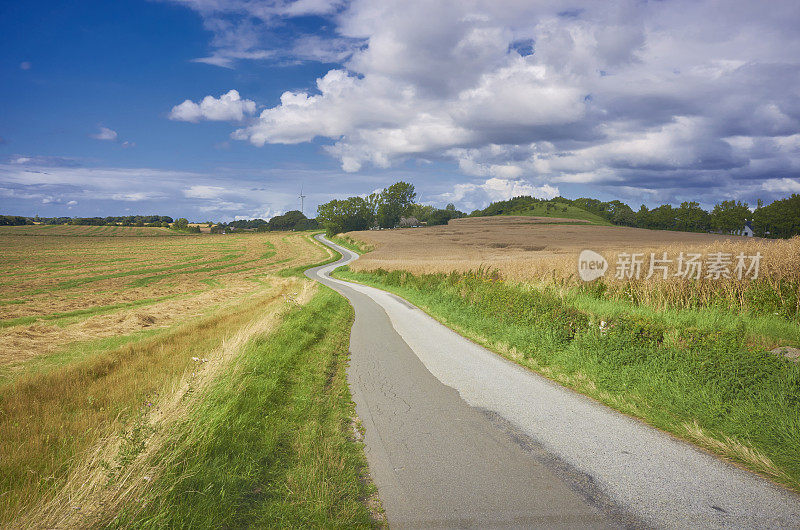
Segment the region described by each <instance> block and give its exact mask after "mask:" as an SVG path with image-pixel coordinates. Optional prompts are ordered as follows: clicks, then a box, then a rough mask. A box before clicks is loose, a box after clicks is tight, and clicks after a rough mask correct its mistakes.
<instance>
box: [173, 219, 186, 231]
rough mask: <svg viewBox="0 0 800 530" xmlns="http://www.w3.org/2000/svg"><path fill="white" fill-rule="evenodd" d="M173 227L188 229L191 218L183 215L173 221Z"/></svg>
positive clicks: (175, 228)
mask: <svg viewBox="0 0 800 530" xmlns="http://www.w3.org/2000/svg"><path fill="white" fill-rule="evenodd" d="M172 228H173V229H174V230H187V229H188V228H189V220H188V219H186V218H185V217H181V218H180V219H178V220H177V221H175V222H174V223H172Z"/></svg>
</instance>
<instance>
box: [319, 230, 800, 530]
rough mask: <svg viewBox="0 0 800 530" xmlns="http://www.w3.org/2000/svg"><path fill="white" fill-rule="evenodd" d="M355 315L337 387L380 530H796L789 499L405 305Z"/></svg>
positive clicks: (390, 298)
mask: <svg viewBox="0 0 800 530" xmlns="http://www.w3.org/2000/svg"><path fill="white" fill-rule="evenodd" d="M318 239H319V240H320V241H321V242H323V243H324V244H326V245H329V246H331V247H332V248H335V249H336V250H337V251H339V252H340V253H341V254H342V256H343V258H342V259H341V260H340V261H338V262H337V263H333V264H330V265H325V266H322V267H317V268H314V269H309V270H308V271H306V274H307V275H308V276H309V277H310V278H312V279H315V280H317V281H320V282H322V283H323V284H325V285H328V286H330V287H331V288H333V289H335V290H337V291H338V292H340V293H341V294H342V295H344V296H345V297H347V298H348V300H349V301H350V303H351V304H352V306H353V308H354V309H355V322H354V324H353V329H352V334H351V339H350V351H351V360H350V366H349V369H348V382H349V384H350V389H351V392H352V394H353V400H354V401H355V403H356V412H357V413H358V415H359V417H360V418H361V420H362V422H363V425H364V429H365V440H364V441H365V444H366V453H367V460H368V462H369V466H370V472H371V474H372V477H373V480H374V481H375V484H376V485H377V487H378V493H379V496H380V498H381V501H382V503H383V506H384V508H385V510H386V515H387V518H388V522H389V525H390V526H392V527H424V528H431V527H481V528H486V527H527V528H530V527H547V528H553V527H598V528H600V527H672V528H674V527H680V528H689V527H694V528H701V527H702V528H722V527H725V528H737V527H739V528H753V527H759V528H800V496H798V495H795V494H793V493H791V492H788V491H786V490H784V489H782V488H780V487H778V486H775V485H773V484H771V483H769V482H768V481H766V480H764V479H762V478H760V477H758V476H756V475H754V474H752V473H749V472H747V471H744V470H742V469H739V468H737V467H735V466H733V465H731V464H729V463H727V462H724V461H722V460H720V459H718V458H716V457H714V456H712V455H710V454H708V453H706V452H704V451H701V450H699V449H697V448H695V447H693V446H691V445H689V444H687V443H684V442H681V441H679V440H676V439H674V438H672V437H671V436H669V435H667V434H665V433H663V432H661V431H658V430H656V429H653V428H651V427H649V426H647V425H645V424H643V423H641V422H638V421H636V420H634V419H631V418H629V417H627V416H624V415H622V414H619V413H617V412H615V411H613V410H611V409H609V408H607V407H605V406H603V405H600V404H598V403H596V402H594V401H592V400H590V399H588V398H586V397H584V396H581V395H579V394H576V393H574V392H572V391H570V390H567V389H564V388H562V387H560V386H558V385H556V384H555V383H553V382H551V381H549V380H547V379H545V378H543V377H540V376H538V375H536V374H534V373H532V372H530V371H529V370H526V369H524V368H522V367H520V366H518V365H516V364H514V363H511V362H510V361H507V360H505V359H503V358H501V357H500V356H498V355H495V354H493V353H492V352H490V351H488V350H486V349H485V348H483V347H481V346H478V345H476V344H474V343H472V342H470V341H469V340H467V339H465V338H463V337H461V336H460V335H458V334H456V333H455V332H453V331H451V330H450V329H448V328H446V327H445V326H443V325H441V324H439V323H438V322H437V321H435V320H434V319H432V318H431V317H429V316H428V315H426V314H425V313H424V312H422V311H421V310H419V309H417V308H416V307H414V306H412V305H411V304H409V303H408V302H406V301H405V300H403V299H401V298H399V297H397V296H395V295H393V294H390V293H387V292H385V291H381V290H379V289H374V288H372V287H367V286H363V285H358V284H353V283H349V282H345V281H341V280H337V279H333V278H330V277H329V273H330V271H332V270H333V269H335V268H336V267H338V266H340V265H343V264H345V263H349V262H350V261H352V260H354V259H356V258H357V257H358V256H357V255H356V254H354V253H353V252H350V251H349V250H347V249H344V248H342V247H340V246H338V245H334V244H333V243H331V242H330V241H328V240H326V239H325V238H324V237H322V236H318Z"/></svg>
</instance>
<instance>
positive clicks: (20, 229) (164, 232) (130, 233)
mask: <svg viewBox="0 0 800 530" xmlns="http://www.w3.org/2000/svg"><path fill="white" fill-rule="evenodd" d="M2 230H3V231H2V234H3V235H20V236H81V237H98V236H99V237H163V236H182V235H187V234H185V233H184V232H177V231H175V230H170V229H169V228H144V227H139V226H81V225H24V226H4V227H2Z"/></svg>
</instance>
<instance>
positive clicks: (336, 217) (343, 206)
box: [317, 197, 374, 236]
mask: <svg viewBox="0 0 800 530" xmlns="http://www.w3.org/2000/svg"><path fill="white" fill-rule="evenodd" d="M317 221H318V222H319V224H320V225H321V226H322V227H323V228H325V232H326V233H327V234H328V235H329V236H332V235H336V234H338V233H340V232H350V231H352V230H365V229H367V228H369V227H370V226H371V225H372V223H373V221H374V217H373V215H372V212H371V211H370V205H369V203H368V202H367V200H366V199H364V198H363V197H350V198H347V199H344V200H338V199H334V200H332V201H330V202H326V203H325V204H321V205H319V207H318V208H317Z"/></svg>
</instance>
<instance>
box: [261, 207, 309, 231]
mask: <svg viewBox="0 0 800 530" xmlns="http://www.w3.org/2000/svg"><path fill="white" fill-rule="evenodd" d="M307 219H308V218H307V217H306V216H305V215H303V213H302V212H301V211H300V210H290V211H288V212H286V213H285V214H283V215H276V216H275V217H273V218H272V219H270V220H269V229H270V230H294V229H295V226H297V223H299V222H301V221H305V220H307Z"/></svg>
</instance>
